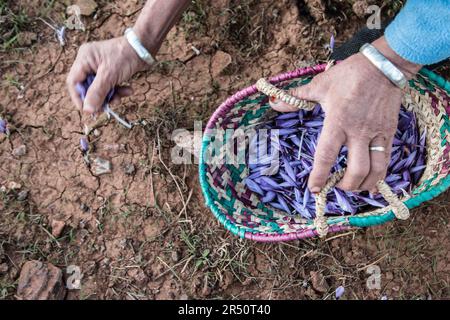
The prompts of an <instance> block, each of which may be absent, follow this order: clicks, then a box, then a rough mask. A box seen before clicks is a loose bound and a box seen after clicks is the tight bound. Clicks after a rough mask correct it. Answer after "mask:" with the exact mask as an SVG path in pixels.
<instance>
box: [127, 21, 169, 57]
mask: <svg viewBox="0 0 450 320" xmlns="http://www.w3.org/2000/svg"><path fill="white" fill-rule="evenodd" d="M133 31H134V33H135V34H136V36H137V37H138V38H139V41H140V42H141V43H142V45H143V46H144V48H145V49H147V51H148V52H150V53H151V54H152V56H155V55H156V54H157V53H158V51H159V48H160V47H161V44H162V41H163V37H162V36H158V31H157V30H150V29H149V28H147V27H146V26H145V25H144V24H142V23H140V21H137V22H136V24H135V25H134V26H133Z"/></svg>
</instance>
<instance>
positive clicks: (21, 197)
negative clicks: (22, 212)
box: [17, 190, 28, 201]
mask: <svg viewBox="0 0 450 320" xmlns="http://www.w3.org/2000/svg"><path fill="white" fill-rule="evenodd" d="M26 198H28V191H27V190H22V191H20V192H19V194H18V195H17V200H18V201H24V200H25V199H26Z"/></svg>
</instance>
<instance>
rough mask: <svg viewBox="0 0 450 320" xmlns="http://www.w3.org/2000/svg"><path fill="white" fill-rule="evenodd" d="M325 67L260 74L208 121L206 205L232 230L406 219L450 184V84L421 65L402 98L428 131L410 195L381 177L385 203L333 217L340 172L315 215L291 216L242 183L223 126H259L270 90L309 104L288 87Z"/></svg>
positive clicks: (203, 161)
mask: <svg viewBox="0 0 450 320" xmlns="http://www.w3.org/2000/svg"><path fill="white" fill-rule="evenodd" d="M325 68H326V65H325V64H323V65H317V66H314V67H307V68H301V69H297V70H295V71H292V72H288V73H285V74H282V75H278V76H276V77H273V78H271V79H270V80H269V81H265V80H263V79H261V80H260V81H258V83H257V84H256V85H253V86H251V87H248V88H245V89H244V90H241V91H239V92H237V93H236V94H235V95H233V96H231V97H230V98H228V99H227V100H226V101H225V102H224V103H222V105H221V106H220V107H219V108H218V109H217V110H216V112H215V113H214V114H213V115H212V117H211V119H210V120H209V122H208V124H207V126H206V129H205V133H204V136H203V141H202V151H201V155H200V166H199V170H200V183H201V187H202V190H203V194H204V196H205V199H206V204H207V205H208V206H209V208H210V209H211V211H212V212H213V214H214V215H215V216H216V218H217V219H218V220H219V221H220V222H221V223H222V224H223V225H224V226H225V228H226V229H227V230H229V231H231V232H232V233H233V234H235V235H238V236H240V237H241V238H246V239H252V240H255V241H263V242H278V241H288V240H295V239H302V238H308V237H315V236H325V235H326V234H327V233H332V232H338V231H343V230H348V229H351V228H356V227H368V226H374V225H379V224H383V223H386V222H388V221H391V220H393V219H395V218H398V219H406V218H408V216H409V210H408V209H409V208H413V207H416V206H418V205H419V204H420V203H422V202H424V201H428V200H430V199H432V198H433V197H436V196H437V195H439V194H440V193H442V192H444V191H445V190H446V189H447V188H448V186H449V185H450V177H449V176H448V172H449V167H450V160H449V151H450V120H449V114H450V97H449V95H450V82H448V81H446V80H444V79H443V78H441V77H440V76H438V75H436V74H435V73H433V72H431V71H429V70H427V69H422V70H421V71H420V73H419V74H418V75H417V76H416V77H415V78H414V79H412V80H410V81H409V86H407V87H406V88H405V89H404V92H403V93H404V95H403V102H402V103H403V106H404V107H405V108H406V109H407V110H409V111H412V112H414V113H415V114H416V117H417V122H418V128H419V131H420V133H421V132H423V131H424V130H426V133H427V134H426V146H427V152H426V154H427V156H426V168H425V171H424V173H423V175H422V177H421V179H420V181H419V182H418V184H417V185H416V186H415V187H413V189H412V192H411V194H409V195H405V196H404V197H402V198H400V199H399V198H397V196H396V195H394V194H393V193H392V192H391V190H390V188H389V187H388V186H387V185H386V184H385V183H384V182H382V181H381V182H379V183H378V189H379V190H380V192H381V193H382V195H383V196H384V198H385V200H387V202H388V203H389V205H388V206H387V207H385V208H381V209H380V208H376V209H374V210H373V211H370V212H364V213H361V214H355V215H348V216H347V215H346V216H338V217H336V216H330V217H328V216H325V215H324V207H325V201H326V194H327V192H328V191H329V190H330V189H331V188H332V187H333V186H334V185H335V184H336V183H337V182H338V181H339V179H340V178H341V177H342V175H343V172H336V173H335V174H334V175H332V176H331V177H330V179H329V181H328V182H327V185H326V187H325V188H323V190H322V191H321V193H320V194H319V195H317V196H316V218H315V219H314V220H308V219H305V218H302V217H301V216H291V215H289V216H288V215H286V213H284V212H281V211H279V210H277V209H274V208H273V207H270V206H266V205H265V204H264V203H262V202H261V201H260V200H259V198H258V196H257V195H256V194H254V193H253V192H252V191H250V190H249V189H248V188H247V186H246V185H245V183H244V179H245V178H246V177H247V175H248V171H249V170H248V167H247V165H245V164H232V163H227V162H226V161H223V152H222V151H223V150H225V148H226V144H227V143H228V142H229V139H230V137H229V134H227V133H226V132H227V131H226V129H234V130H236V129H243V130H244V131H245V130H246V129H249V128H253V127H255V126H256V125H257V124H258V122H260V120H261V117H262V116H263V115H264V114H265V113H266V111H267V110H269V109H270V106H269V104H268V95H270V96H275V97H277V98H279V99H282V100H283V101H286V102H289V103H290V104H293V105H296V106H298V107H300V108H307V107H308V104H305V103H304V102H303V101H299V100H298V99H295V98H293V97H289V96H288V95H287V93H286V92H285V90H287V89H290V88H294V87H297V86H301V85H304V84H306V83H308V82H310V81H311V79H312V78H313V77H314V75H316V74H318V73H320V72H323V71H324V70H325ZM275 86H276V87H275ZM263 92H264V93H263ZM217 139H222V141H224V142H225V143H224V144H223V148H222V149H220V150H219V152H217V147H216V148H214V147H213V142H212V141H217ZM213 149H214V150H213ZM235 151H236V150H235ZM236 152H237V151H236Z"/></svg>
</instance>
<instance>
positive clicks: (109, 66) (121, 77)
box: [67, 37, 147, 114]
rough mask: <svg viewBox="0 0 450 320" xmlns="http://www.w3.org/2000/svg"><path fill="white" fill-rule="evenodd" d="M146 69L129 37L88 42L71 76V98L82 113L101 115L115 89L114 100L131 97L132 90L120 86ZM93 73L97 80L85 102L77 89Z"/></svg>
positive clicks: (78, 56) (69, 77) (79, 51)
mask: <svg viewBox="0 0 450 320" xmlns="http://www.w3.org/2000/svg"><path fill="white" fill-rule="evenodd" d="M146 68H147V64H146V63H145V62H144V61H142V60H141V59H140V58H139V56H138V55H137V54H136V52H135V51H134V49H133V48H132V47H131V46H130V45H129V43H128V41H127V40H126V39H125V37H119V38H114V39H110V40H106V41H98V42H89V43H85V44H83V45H82V46H81V47H80V49H79V50H78V54H77V57H76V59H75V62H74V63H73V65H72V68H71V69H70V72H69V74H68V76H67V86H68V89H69V93H70V97H71V99H72V101H73V103H74V104H75V105H76V106H77V107H78V108H79V109H80V110H83V111H84V112H86V113H90V114H93V113H97V112H99V111H101V108H102V105H103V102H104V100H105V98H106V96H107V94H108V92H109V91H110V90H111V89H112V88H114V87H116V89H117V90H116V94H115V96H114V98H113V100H118V99H120V98H122V97H125V96H129V95H131V93H132V90H131V88H130V87H117V86H118V85H119V84H120V83H122V82H124V81H127V80H128V79H130V78H131V76H133V74H135V73H136V72H139V71H143V70H145V69H146ZM92 73H94V74H96V77H95V80H94V82H93V83H92V85H91V86H90V87H89V90H88V91H87V93H86V98H85V100H84V103H83V102H82V101H81V98H80V96H79V95H78V93H77V91H76V89H75V86H76V84H77V83H81V82H83V81H84V80H85V79H86V77H87V75H88V74H92Z"/></svg>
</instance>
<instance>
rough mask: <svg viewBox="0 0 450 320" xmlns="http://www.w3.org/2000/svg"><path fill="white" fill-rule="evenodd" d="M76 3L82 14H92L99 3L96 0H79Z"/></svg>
mask: <svg viewBox="0 0 450 320" xmlns="http://www.w3.org/2000/svg"><path fill="white" fill-rule="evenodd" d="M75 5H76V6H78V8H79V9H80V14H81V15H82V16H90V15H91V14H93V13H94V12H95V10H97V3H96V2H95V1H94V0H77V2H75ZM67 9H69V8H67Z"/></svg>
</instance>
